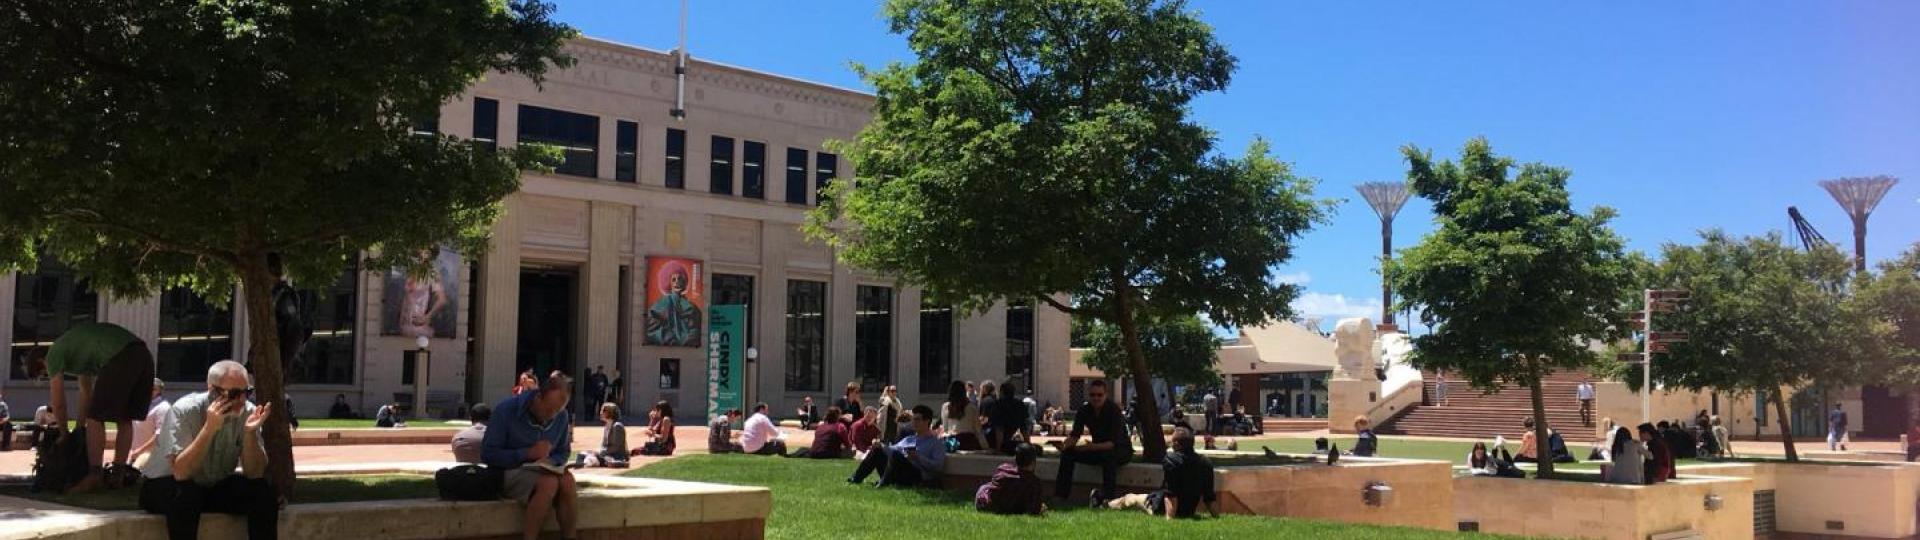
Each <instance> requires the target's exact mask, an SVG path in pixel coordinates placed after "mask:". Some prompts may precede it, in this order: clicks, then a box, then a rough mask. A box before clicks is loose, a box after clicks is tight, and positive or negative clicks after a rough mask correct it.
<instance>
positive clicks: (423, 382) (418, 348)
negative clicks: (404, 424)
mask: <svg viewBox="0 0 1920 540" xmlns="http://www.w3.org/2000/svg"><path fill="white" fill-rule="evenodd" d="M431 344H432V342H431V341H430V340H428V339H427V336H426V335H420V336H417V337H414V338H413V348H414V351H413V416H414V417H415V418H426V416H427V373H429V372H430V370H428V369H427V361H428V360H429V359H430V358H432V357H433V353H431V352H428V351H427V346H428V345H431Z"/></svg>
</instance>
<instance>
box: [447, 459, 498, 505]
mask: <svg viewBox="0 0 1920 540" xmlns="http://www.w3.org/2000/svg"><path fill="white" fill-rule="evenodd" d="M505 481H506V473H505V472H503V471H501V470H499V469H495V468H493V467H488V466H485V465H475V464H471V463H469V464H464V465H455V466H452V467H447V468H445V469H440V470H438V471H435V472H434V473H433V486H434V487H435V488H438V489H439V490H440V499H441V500H447V501H491V500H494V499H499V498H500V491H501V485H502V484H503V483H505Z"/></svg>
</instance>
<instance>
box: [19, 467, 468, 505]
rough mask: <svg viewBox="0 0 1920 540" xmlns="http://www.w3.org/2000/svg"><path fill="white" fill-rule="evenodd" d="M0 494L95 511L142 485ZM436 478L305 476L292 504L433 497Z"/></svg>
mask: <svg viewBox="0 0 1920 540" xmlns="http://www.w3.org/2000/svg"><path fill="white" fill-rule="evenodd" d="M0 495H5V496H8V497H20V498H26V499H36V500H42V501H47V502H52V503H56V504H64V505H67V506H78V507H81V508H92V509H95V510H139V509H140V490H139V488H127V489H115V490H107V491H95V492H93V493H87V494H84V495H54V494H50V493H29V492H27V487H26V486H19V485H12V486H0ZM439 495H440V493H439V491H438V490H436V489H434V487H433V477H430V476H426V475H417V474H356V475H340V476H306V477H301V478H300V480H299V481H298V482H296V483H295V487H294V492H293V504H307V503H328V502H349V501H389V500H395V499H431V498H435V497H438V496H439Z"/></svg>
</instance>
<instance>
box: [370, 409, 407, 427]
mask: <svg viewBox="0 0 1920 540" xmlns="http://www.w3.org/2000/svg"><path fill="white" fill-rule="evenodd" d="M373 427H383V428H403V427H407V421H406V420H402V419H401V418H400V404H399V403H388V404H386V405H381V406H380V410H379V411H378V412H375V413H374V415H373Z"/></svg>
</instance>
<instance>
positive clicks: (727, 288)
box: [713, 274, 754, 347]
mask: <svg viewBox="0 0 1920 540" xmlns="http://www.w3.org/2000/svg"><path fill="white" fill-rule="evenodd" d="M713 305H716V306H747V346H748V347H753V346H754V341H753V276H743V275H739V274H714V275H713Z"/></svg>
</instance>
